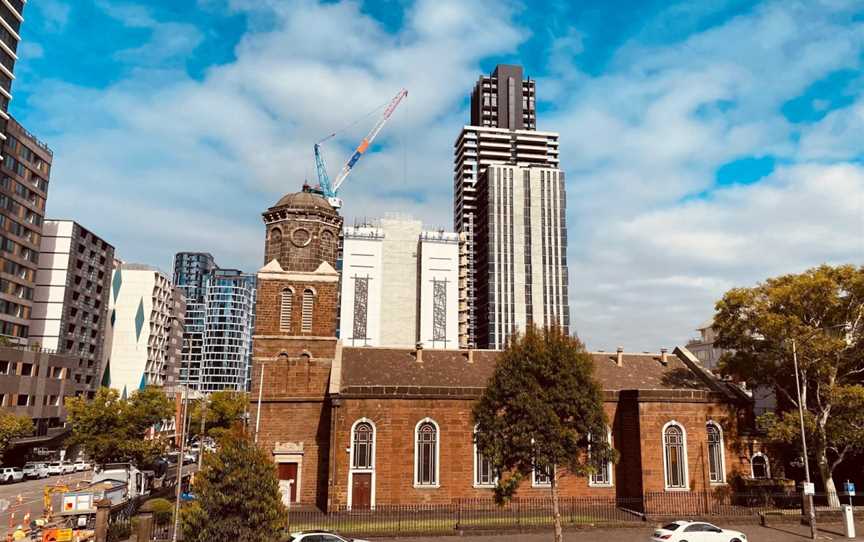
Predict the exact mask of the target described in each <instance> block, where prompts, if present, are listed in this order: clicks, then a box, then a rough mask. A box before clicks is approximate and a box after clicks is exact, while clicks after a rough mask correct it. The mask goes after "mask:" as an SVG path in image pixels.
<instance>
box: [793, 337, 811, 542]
mask: <svg viewBox="0 0 864 542" xmlns="http://www.w3.org/2000/svg"><path fill="white" fill-rule="evenodd" d="M792 362H793V363H794V365H795V391H796V392H798V418H799V419H800V421H801V447H802V448H803V450H804V479H805V480H806V481H807V485H808V486H809V485H810V460H809V459H808V458H807V437H806V436H805V435H804V405H803V403H802V402H801V381H800V379H799V377H798V351H797V350H796V349H795V339H792ZM806 498H807V504H808V506H807V508H808V509H809V510H810V538H812V539H813V540H816V509H815V508H813V495H812V494H810V495H807V496H806Z"/></svg>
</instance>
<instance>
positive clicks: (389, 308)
mask: <svg viewBox="0 0 864 542" xmlns="http://www.w3.org/2000/svg"><path fill="white" fill-rule="evenodd" d="M342 254H343V256H342V258H343V260H342V291H341V302H340V319H339V337H340V338H341V339H342V342H343V343H344V344H346V345H350V346H393V347H397V346H398V347H414V346H415V345H416V344H417V343H423V345H424V347H426V348H457V347H458V308H459V305H458V295H459V290H458V281H459V242H458V236H457V235H456V234H454V233H449V232H442V231H424V230H423V228H422V223H421V222H420V221H419V220H414V219H412V218H408V217H400V216H395V215H394V216H389V217H387V218H383V219H381V220H380V221H378V222H377V223H375V224H366V225H362V226H355V227H346V228H345V230H344V232H343V247H342Z"/></svg>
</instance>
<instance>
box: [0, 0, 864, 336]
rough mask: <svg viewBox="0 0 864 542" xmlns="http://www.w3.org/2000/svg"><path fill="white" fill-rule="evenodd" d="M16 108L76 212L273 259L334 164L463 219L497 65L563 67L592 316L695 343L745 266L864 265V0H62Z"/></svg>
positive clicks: (31, 23)
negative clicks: (470, 132) (283, 201)
mask: <svg viewBox="0 0 864 542" xmlns="http://www.w3.org/2000/svg"><path fill="white" fill-rule="evenodd" d="M24 17H25V21H24V23H23V29H22V33H21V34H22V43H21V45H20V48H19V57H20V58H19V61H18V63H17V64H16V68H15V75H16V80H15V82H14V85H13V95H14V99H13V101H12V104H11V105H10V111H11V112H12V114H13V115H14V116H15V117H16V118H18V119H19V121H21V122H22V124H24V126H25V127H27V128H28V129H29V130H30V131H32V132H34V133H35V134H37V135H38V136H39V137H40V138H41V139H42V140H44V141H45V142H47V143H48V145H49V146H50V147H51V148H52V149H53V150H54V167H53V170H52V175H51V184H50V189H49V194H48V204H47V212H48V216H49V217H51V218H72V219H75V220H77V221H78V222H80V223H81V224H83V225H84V226H85V227H87V228H89V229H91V230H92V231H94V232H95V233H97V234H98V235H101V236H102V237H103V238H105V239H106V240H107V241H109V242H111V243H112V244H113V245H114V246H115V247H116V248H117V254H118V256H119V257H121V258H123V259H124V260H126V261H135V262H143V263H149V264H152V265H157V266H159V267H161V268H162V269H164V270H166V271H168V272H170V271H171V265H172V261H173V254H174V253H175V252H177V251H183V250H187V251H207V252H211V253H212V254H213V255H214V256H215V257H216V260H217V262H218V263H219V265H220V266H223V267H238V268H241V269H244V270H247V271H254V270H256V269H258V268H259V267H261V266H262V265H263V239H264V228H263V224H262V221H261V212H262V211H263V210H265V209H266V208H267V207H269V206H270V205H272V204H273V203H275V202H276V201H277V199H278V198H279V197H280V196H281V195H282V194H284V193H287V192H292V191H296V190H298V189H299V188H300V187H301V185H302V184H303V182H304V180H306V179H311V178H312V177H313V176H314V162H313V154H312V146H313V144H314V143H315V142H316V141H318V140H319V139H321V138H322V137H324V136H326V135H327V134H329V133H331V132H333V131H338V136H337V137H336V138H334V139H332V140H330V141H328V142H327V143H325V144H324V147H323V153H324V157H325V159H326V161H327V163H328V166H329V169H330V172H331V175H332V174H334V173H335V172H336V171H338V169H340V166H341V164H342V163H343V162H344V160H346V159H347V157H348V155H349V152H350V150H351V148H352V147H353V146H354V145H356V143H357V141H358V140H359V139H360V137H362V135H364V133H365V132H366V131H367V130H368V129H369V128H371V126H372V124H373V123H374V120H375V116H374V114H373V115H370V113H371V112H374V111H376V110H377V109H378V108H379V107H380V106H381V105H382V104H384V103H386V102H387V101H389V99H390V98H391V97H392V96H394V95H395V94H396V93H397V91H398V90H399V89H400V88H403V87H404V88H406V89H408V92H409V94H408V97H407V98H406V99H405V101H404V102H403V104H402V105H401V106H400V107H399V109H398V110H397V112H396V113H395V115H394V116H393V118H392V120H391V121H390V123H389V124H388V125H387V126H386V127H385V129H384V131H383V132H382V133H381V135H380V136H379V139H378V140H377V141H376V142H375V145H374V146H373V148H372V149H371V150H370V152H369V153H367V156H366V157H364V158H363V160H361V161H360V162H359V163H358V164H357V166H356V167H355V169H354V172H353V173H352V175H351V177H350V178H349V179H348V181H347V182H346V183H345V185H344V187H343V189H342V190H341V193H340V195H341V197H342V198H343V199H344V202H345V204H344V207H343V209H342V211H343V214H344V215H345V216H346V223H353V222H354V221H356V220H359V219H362V218H364V217H370V218H371V217H379V216H383V215H384V213H387V212H394V211H396V212H403V213H410V214H413V215H414V216H416V217H417V218H420V219H422V220H423V221H424V223H425V224H426V225H427V226H429V227H444V228H448V229H450V228H452V220H453V218H452V207H453V205H452V198H453V194H452V190H453V173H452V167H453V156H452V152H453V151H452V146H453V142H454V141H455V139H456V137H457V135H458V134H459V131H460V130H461V127H462V126H463V125H465V124H467V123H468V122H469V113H468V99H469V95H470V92H471V89H472V87H473V84H474V83H475V82H476V80H477V78H478V77H479V76H480V74H481V73H489V72H491V71H492V70H493V69H494V67H495V65H496V64H497V63H517V64H522V65H523V66H524V67H525V71H526V74H527V75H528V76H530V77H532V78H534V79H536V81H537V96H538V120H537V127H538V129H540V130H548V131H557V132H560V134H561V137H560V140H561V163H562V168H563V169H564V171H565V172H566V179H567V196H568V214H567V220H568V242H569V249H568V260H569V266H570V300H571V315H572V327H573V328H574V331H576V332H577V333H578V334H579V336H580V337H581V338H582V339H583V340H584V341H585V342H586V344H587V345H588V346H589V347H590V348H592V349H602V350H613V349H615V348H616V347H617V346H623V347H624V348H625V349H626V350H627V351H643V350H646V351H657V350H658V349H659V348H661V347H672V346H675V345H678V344H683V343H684V342H686V341H687V340H688V338H690V337H693V336H694V335H696V331H695V329H696V328H697V326H698V325H699V324H701V323H702V322H704V321H705V320H707V319H708V318H710V316H711V314H712V312H713V307H714V303H715V302H716V301H717V299H719V298H720V297H721V296H722V295H723V293H724V292H725V291H727V290H728V289H730V288H733V287H740V286H744V287H746V286H752V285H755V284H756V283H758V282H759V281H762V280H765V279H766V278H768V277H771V276H776V275H781V274H786V273H797V272H801V271H803V270H805V269H807V268H810V267H812V266H816V265H820V264H823V263H827V264H842V263H853V264H856V265H861V264H864V71H862V63H864V1H861V0H852V1H845V0H801V1H796V0H780V1H764V2H745V1H735V0H717V1H712V2H677V3H676V2H674V1H669V0H663V1H653V0H635V1H626V0H618V1H611V0H596V1H588V0H583V1H580V2H572V1H556V0H551V1H550V0H546V1H540V0H525V1H523V2H511V1H506V0H502V1H488V0H472V1H471V2H465V1H459V0H415V1H409V0H369V1H365V2H364V1H356V0H355V1H327V2H317V1H315V0H183V1H180V2H178V1H176V0H146V1H144V0H139V1H137V2H135V1H131V0H130V1H124V0H76V1H75V2H68V1H66V0H38V1H32V2H29V3H28V4H27V7H26V9H25V12H24Z"/></svg>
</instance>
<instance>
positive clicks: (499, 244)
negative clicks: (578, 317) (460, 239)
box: [475, 164, 570, 350]
mask: <svg viewBox="0 0 864 542" xmlns="http://www.w3.org/2000/svg"><path fill="white" fill-rule="evenodd" d="M566 199H567V198H566V191H565V189H564V173H563V172H562V171H560V170H559V169H557V168H544V167H537V166H534V167H527V168H526V167H520V166H516V165H499V164H495V165H490V166H488V167H487V168H486V169H485V170H484V171H483V173H482V175H481V177H480V183H479V185H478V202H479V205H478V213H477V218H478V220H477V224H478V225H479V226H480V227H479V228H478V229H477V232H476V236H475V243H476V244H475V246H476V252H475V257H476V259H475V265H476V270H477V271H476V273H477V276H478V277H481V279H480V280H478V281H477V288H476V293H477V303H476V307H477V310H476V315H477V320H476V322H477V327H476V329H477V345H478V347H480V348H490V349H493V350H500V349H503V348H504V347H505V346H506V341H507V338H508V337H509V336H510V335H512V334H513V333H515V332H516V331H519V330H524V329H526V327H528V326H530V325H537V326H540V327H549V326H561V327H563V328H564V329H565V330H569V325H570V309H569V299H568V292H567V284H568V280H567V279H568V277H567V221H566V210H567V208H566Z"/></svg>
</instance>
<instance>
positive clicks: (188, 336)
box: [174, 252, 218, 389]
mask: <svg viewBox="0 0 864 542" xmlns="http://www.w3.org/2000/svg"><path fill="white" fill-rule="evenodd" d="M214 269H218V266H217V265H216V260H214V259H213V255H212V254H208V253H206V252H180V253H178V254H177V255H176V256H175V257H174V286H175V287H177V288H179V289H180V290H181V291H182V292H183V295H184V296H185V297H186V320H185V323H184V330H183V348H182V354H181V358H180V359H181V362H180V377H179V382H180V383H181V384H188V385H189V386H190V387H192V388H194V389H198V384H199V383H200V381H201V362H202V360H203V357H204V318H205V299H204V298H205V296H206V288H205V286H204V283H205V281H206V280H207V277H208V276H209V275H210V273H211V272H213V270H214Z"/></svg>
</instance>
